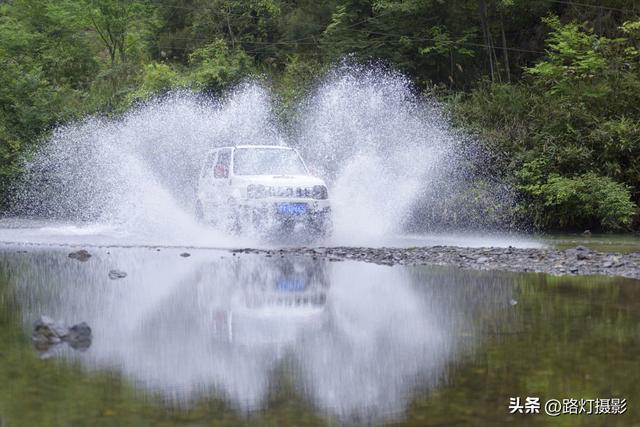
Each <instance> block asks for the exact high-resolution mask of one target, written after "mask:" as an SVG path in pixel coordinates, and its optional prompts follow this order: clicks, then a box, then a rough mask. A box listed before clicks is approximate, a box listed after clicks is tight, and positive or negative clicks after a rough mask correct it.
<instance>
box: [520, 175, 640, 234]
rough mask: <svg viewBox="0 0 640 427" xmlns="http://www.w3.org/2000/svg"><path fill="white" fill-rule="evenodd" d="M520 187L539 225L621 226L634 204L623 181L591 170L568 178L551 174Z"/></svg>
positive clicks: (629, 218)
mask: <svg viewBox="0 0 640 427" xmlns="http://www.w3.org/2000/svg"><path fill="white" fill-rule="evenodd" d="M524 174H525V173H523V175H524ZM523 188H524V190H525V191H526V192H527V193H528V194H529V195H530V197H531V199H532V200H531V204H530V209H531V211H532V213H533V214H534V221H535V225H536V226H538V227H540V228H551V229H563V228H578V229H603V228H604V229H608V230H616V229H624V228H628V227H629V226H630V225H631V221H632V218H633V216H634V215H635V213H636V208H637V206H636V205H635V204H634V203H633V202H632V201H631V195H630V193H629V191H628V189H627V188H626V187H625V186H624V185H623V184H619V183H617V182H615V181H613V180H612V179H611V178H607V177H603V176H598V175H596V174H594V173H586V174H584V175H580V176H577V177H572V178H569V177H563V176H559V175H555V174H554V175H551V176H549V178H548V179H547V180H546V181H544V182H540V181H538V180H535V181H534V183H532V184H529V185H525V186H524V187H523Z"/></svg>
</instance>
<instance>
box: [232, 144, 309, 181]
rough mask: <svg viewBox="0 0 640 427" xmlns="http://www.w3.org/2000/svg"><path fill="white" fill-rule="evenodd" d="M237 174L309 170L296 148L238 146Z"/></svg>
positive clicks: (298, 172)
mask: <svg viewBox="0 0 640 427" xmlns="http://www.w3.org/2000/svg"><path fill="white" fill-rule="evenodd" d="M233 173H234V174H236V175H306V174H307V170H306V169H305V167H304V164H303V163H302V160H301V159H300V156H298V153H296V152H295V151H294V150H285V149H280V148H236V150H235V152H234V155H233Z"/></svg>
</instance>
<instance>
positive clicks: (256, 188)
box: [247, 184, 266, 199]
mask: <svg viewBox="0 0 640 427" xmlns="http://www.w3.org/2000/svg"><path fill="white" fill-rule="evenodd" d="M265 192H266V189H265V187H264V185H260V184H257V185H256V184H250V185H249V186H247V198H249V199H261V198H263V197H264V196H265Z"/></svg>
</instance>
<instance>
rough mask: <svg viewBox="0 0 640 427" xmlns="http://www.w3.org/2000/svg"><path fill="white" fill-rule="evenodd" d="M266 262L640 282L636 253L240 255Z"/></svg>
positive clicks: (442, 249)
mask: <svg viewBox="0 0 640 427" xmlns="http://www.w3.org/2000/svg"><path fill="white" fill-rule="evenodd" d="M233 252H242V253H258V254H264V255H265V256H267V257H272V256H284V255H305V256H312V257H317V258H319V259H328V260H329V261H334V262H337V261H343V260H356V261H364V262H372V263H375V264H383V265H396V264H401V265H450V266H455V267H459V268H464V269H475V270H502V271H515V272H539V273H547V274H554V275H605V276H623V277H630V278H634V279H640V252H634V253H628V254H620V253H611V252H597V251H592V250H590V249H588V248H586V247H584V246H577V247H576V248H574V249H567V250H563V251H561V250H557V249H548V248H543V249H540V248H538V249H521V248H512V247H509V248H461V247H455V246H430V247H419V248H361V247H331V248H304V247H301V248H283V249H276V250H273V249H272V250H267V249H264V250H260V249H238V250H234V251H233Z"/></svg>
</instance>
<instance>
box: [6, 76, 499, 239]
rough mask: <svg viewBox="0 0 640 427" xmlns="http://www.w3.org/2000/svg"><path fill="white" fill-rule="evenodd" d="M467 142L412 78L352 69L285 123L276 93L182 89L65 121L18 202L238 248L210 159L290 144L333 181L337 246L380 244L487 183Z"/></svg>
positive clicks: (143, 235) (143, 232)
mask: <svg viewBox="0 0 640 427" xmlns="http://www.w3.org/2000/svg"><path fill="white" fill-rule="evenodd" d="M467 142H468V141H467V140H466V139H464V138H461V137H460V135H456V134H455V133H454V132H452V131H451V130H450V128H449V126H448V124H447V120H446V118H445V117H444V115H443V114H442V112H441V111H440V109H439V107H438V105H437V104H436V103H435V102H433V101H431V100H429V99H425V98H424V97H421V96H418V95H416V92H415V90H414V89H413V88H412V85H411V83H410V81H409V80H408V79H406V78H405V77H403V76H402V75H399V74H397V73H394V72H390V71H387V70H381V69H379V68H366V67H358V66H341V67H338V68H336V69H335V70H333V71H332V72H330V73H329V74H328V75H327V76H326V77H325V78H324V79H323V80H322V81H321V82H319V84H318V85H317V86H316V88H315V89H314V90H313V91H312V92H311V94H310V95H309V96H308V97H307V98H306V99H305V100H304V101H303V102H302V103H301V105H300V106H299V108H298V109H297V114H295V118H294V120H293V121H292V122H291V123H279V122H278V120H276V118H275V115H274V113H273V99H272V97H271V95H270V93H269V91H268V90H266V89H265V88H264V87H262V86H261V85H259V84H256V83H246V84H244V85H241V86H240V87H238V88H236V89H235V90H234V91H232V92H231V93H230V94H229V95H228V96H227V97H225V98H221V99H203V98H201V97H199V96H197V95H194V94H191V93H173V94H170V95H168V96H165V97H163V98H160V99H156V100H154V101H151V102H149V103H147V104H145V105H141V106H138V107H137V108H134V109H133V110H131V111H130V112H129V113H128V114H126V115H124V117H121V118H119V119H116V120H107V119H100V118H89V119H87V120H84V121H82V122H79V123H73V124H69V125H66V126H63V127H60V128H58V129H57V130H56V131H55V132H54V134H53V136H52V137H51V139H50V140H49V141H48V142H47V143H46V144H44V145H43V146H42V148H41V149H40V151H38V152H37V153H35V154H34V156H33V157H32V160H31V162H30V163H29V164H28V166H27V170H28V173H27V174H26V175H25V179H24V181H23V182H22V183H21V184H20V188H19V189H18V190H17V203H16V206H17V210H18V211H19V212H20V214H23V215H24V214H28V215H31V216H36V217H41V218H47V219H62V220H65V221H67V222H71V223H72V224H75V225H77V224H85V226H86V224H93V225H97V224H99V226H100V227H101V228H100V229H101V230H103V231H104V227H105V226H107V227H112V229H113V230H112V232H113V233H118V236H120V237H122V236H129V237H131V238H132V239H134V240H136V241H137V242H140V241H150V240H151V241H154V242H158V243H174V242H180V243H185V242H188V243H189V244H208V245H216V246H224V245H227V244H229V245H231V244H235V245H237V244H238V241H237V240H236V239H235V238H234V239H230V238H229V237H228V236H226V237H225V236H224V235H222V234H221V233H220V232H217V231H215V230H213V229H211V228H210V227H205V226H202V225H201V224H199V223H198V221H197V220H196V218H195V215H194V205H195V184H196V181H197V176H198V173H199V170H200V168H201V167H202V163H203V161H204V159H205V156H206V154H207V153H208V152H209V151H210V150H211V149H212V148H214V147H216V146H223V145H233V144H288V145H293V146H295V147H297V148H298V149H299V150H300V151H301V153H302V154H303V157H304V158H305V160H306V161H307V163H308V165H309V166H310V167H311V169H312V170H314V171H315V172H316V173H317V174H318V175H320V176H321V177H322V178H324V179H325V180H326V181H327V182H328V184H329V189H330V198H331V201H332V206H333V210H334V218H333V221H334V224H335V232H334V236H333V238H332V240H333V241H332V242H331V243H339V244H355V243H363V244H364V243H367V244H373V243H374V242H380V241H381V239H383V238H384V237H385V236H389V235H393V234H395V233H399V232H401V231H403V230H404V229H407V228H408V227H411V226H414V227H415V226H416V225H421V226H423V228H424V226H425V224H426V225H427V228H428V227H429V226H432V225H433V224H435V223H437V222H439V223H443V222H444V223H446V222H447V221H449V220H450V219H451V218H450V216H448V214H447V212H450V211H454V210H455V209H452V202H451V201H452V200H458V199H460V197H459V194H466V193H468V191H467V190H468V189H469V183H471V184H472V185H473V183H474V182H475V181H474V178H473V177H471V178H470V176H469V174H468V173H461V172H460V170H461V169H465V166H464V164H463V163H462V162H461V161H460V153H461V152H462V151H464V150H461V147H462V146H468V145H469V144H467ZM466 152H467V153H468V150H467V151H466ZM468 158H469V156H467V160H468ZM494 187H495V186H494ZM494 187H492V188H494ZM496 188H497V187H496ZM461 190H462V191H461ZM506 193H507V192H505V191H502V190H500V191H494V192H493V193H491V192H489V193H488V194H490V197H489V199H491V200H498V199H499V198H500V197H502V195H503V194H506ZM456 194H458V196H456ZM498 195H499V197H498ZM467 211H468V209H467ZM434 212H435V213H437V215H436V214H434ZM436 217H438V218H437V220H434V218H436ZM443 218H444V221H443ZM449 222H450V221H449ZM467 223H468V221H467ZM248 237H249V239H251V237H252V236H248ZM253 243H255V241H254V242H253Z"/></svg>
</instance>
